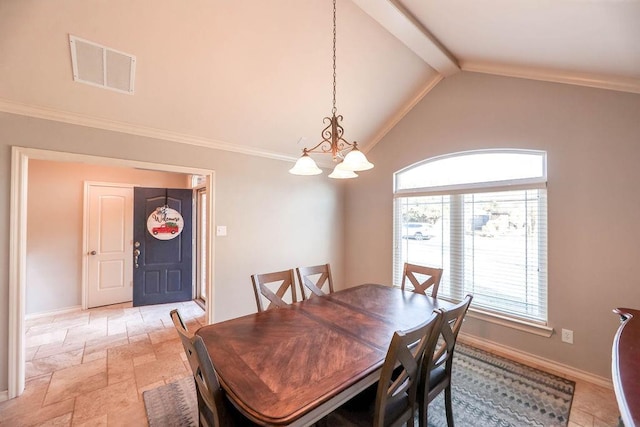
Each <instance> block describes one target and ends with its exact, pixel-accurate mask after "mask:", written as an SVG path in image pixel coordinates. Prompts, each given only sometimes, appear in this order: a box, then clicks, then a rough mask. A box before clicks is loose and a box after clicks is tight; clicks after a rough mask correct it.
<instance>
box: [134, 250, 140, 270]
mask: <svg viewBox="0 0 640 427" xmlns="http://www.w3.org/2000/svg"><path fill="white" fill-rule="evenodd" d="M139 256H140V249H134V250H133V263H134V264H135V268H138V257H139Z"/></svg>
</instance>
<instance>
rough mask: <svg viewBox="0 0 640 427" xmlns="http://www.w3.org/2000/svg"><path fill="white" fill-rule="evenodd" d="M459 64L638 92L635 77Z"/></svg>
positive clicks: (482, 70) (639, 87)
mask: <svg viewBox="0 0 640 427" xmlns="http://www.w3.org/2000/svg"><path fill="white" fill-rule="evenodd" d="M460 66H461V68H462V70H463V71H472V72H475V73H485V74H495V75H499V76H506V77H518V78H522V79H530V80H540V81H545V82H554V83H564V84H570V85H577V86H587V87H593V88H598V89H607V90H615V91H618V92H629V93H639V94H640V79H637V78H630V77H616V76H605V75H599V74H588V73H576V72H570V71H558V70H552V69H546V68H529V67H526V68H525V67H514V66H509V65H499V64H488V63H483V62H472V61H462V62H461V63H460Z"/></svg>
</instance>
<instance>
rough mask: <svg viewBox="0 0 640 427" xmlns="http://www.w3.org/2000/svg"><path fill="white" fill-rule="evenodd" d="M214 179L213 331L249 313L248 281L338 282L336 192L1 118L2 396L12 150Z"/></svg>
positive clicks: (329, 183)
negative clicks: (316, 272) (217, 228)
mask: <svg viewBox="0 0 640 427" xmlns="http://www.w3.org/2000/svg"><path fill="white" fill-rule="evenodd" d="M12 145H16V146H22V147H30V148H39V149H49V150H58V151H66V152H73V153H82V154H90V155H94V156H103V157H112V158H124V159H131V160H138V161H145V162H155V163H161V164H172V165H180V166H188V167H194V168H202V169H211V170H215V173H216V182H215V220H216V223H217V224H219V225H226V226H227V229H228V236H226V237H217V238H216V240H215V260H214V269H215V271H214V276H215V277H214V280H215V287H216V298H215V301H214V305H215V319H216V321H220V320H224V319H228V318H232V317H236V316H240V315H243V314H247V313H251V312H255V310H256V308H255V300H254V296H253V291H252V288H251V280H250V278H249V277H250V275H251V274H253V273H257V272H263V271H275V270H279V269H286V268H292V267H296V266H299V265H311V264H320V263H325V262H330V263H331V266H332V273H333V274H334V276H335V279H336V282H337V285H338V286H341V284H342V282H343V280H342V278H343V258H344V256H343V250H342V248H343V237H342V236H343V231H344V226H343V216H344V215H343V209H344V190H343V184H342V183H336V182H335V181H333V180H330V179H328V178H327V177H326V174H325V175H321V176H315V177H297V176H293V175H290V174H288V173H287V170H288V169H289V168H290V167H291V164H288V163H286V162H282V161H278V160H270V159H264V158H258V157H251V156H246V155H241V154H235V153H230V152H222V151H216V150H211V149H207V148H203V147H195V146H188V145H181V144H175V143H170V142H167V141H160V140H154V139H150V138H142V137H136V136H131V135H126V134H122V133H116V132H108V131H101V130H97V129H91V128H87V127H81V126H72V125H67V124H63V123H56V122H52V121H47V120H39V119H33V118H28V117H23V116H17V115H12V114H5V113H0V272H2V273H0V390H6V389H7V330H8V295H9V283H8V282H9V277H8V271H9V265H8V262H9V251H8V249H9V237H8V236H9V195H10V169H11V168H10V166H11V146H12Z"/></svg>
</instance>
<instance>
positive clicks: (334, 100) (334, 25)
mask: <svg viewBox="0 0 640 427" xmlns="http://www.w3.org/2000/svg"><path fill="white" fill-rule="evenodd" d="M337 111H338V110H337V109H336V0H333V109H332V110H331V112H332V113H333V115H334V116H335V114H336V112H337Z"/></svg>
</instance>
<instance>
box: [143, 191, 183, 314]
mask: <svg viewBox="0 0 640 427" xmlns="http://www.w3.org/2000/svg"><path fill="white" fill-rule="evenodd" d="M192 201H193V192H192V190H184V189H165V188H140V187H136V188H134V192H133V238H134V244H133V245H134V266H133V305H134V307H137V306H140V305H149V304H164V303H170V302H179V301H189V300H191V299H192V293H193V291H192V289H193V283H192V282H193V281H192V267H193V264H192V258H193V252H192V247H191V241H192V230H193V227H192ZM164 206H168V207H169V208H170V209H173V210H175V211H177V212H179V213H180V214H181V216H182V219H183V220H184V227H183V228H182V232H178V231H177V230H178V228H177V226H176V225H175V221H174V220H173V219H171V218H169V219H167V220H166V221H162V222H161V224H157V226H155V227H152V228H151V229H148V227H147V220H148V219H149V217H150V216H152V215H154V216H153V218H154V220H155V218H156V216H155V215H159V216H161V214H162V208H163V207H164ZM158 208H160V209H158ZM163 239H164V240H163ZM136 250H137V251H140V252H139V253H138V252H135V251H136ZM135 254H138V255H137V257H136V255H135Z"/></svg>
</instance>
